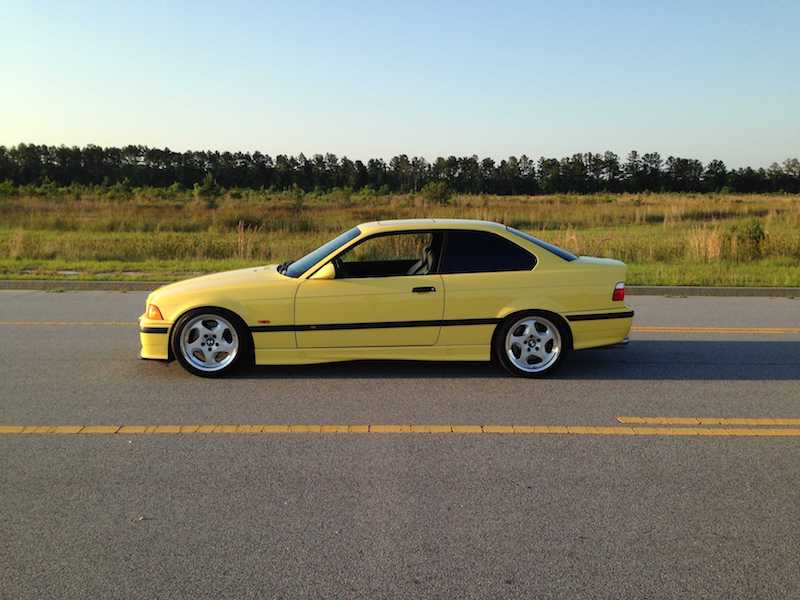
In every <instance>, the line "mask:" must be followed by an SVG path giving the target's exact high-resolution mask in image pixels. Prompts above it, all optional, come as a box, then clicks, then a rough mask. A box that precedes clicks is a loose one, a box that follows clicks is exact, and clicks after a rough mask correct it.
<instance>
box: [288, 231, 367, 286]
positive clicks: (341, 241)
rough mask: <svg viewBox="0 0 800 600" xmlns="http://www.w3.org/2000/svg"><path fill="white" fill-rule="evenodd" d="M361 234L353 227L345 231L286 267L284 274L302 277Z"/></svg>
mask: <svg viewBox="0 0 800 600" xmlns="http://www.w3.org/2000/svg"><path fill="white" fill-rule="evenodd" d="M360 233H361V230H360V229H359V228H358V227H353V228H352V229H351V230H350V231H345V232H344V233H343V234H342V235H340V236H339V237H337V238H334V239H332V240H331V241H330V242H328V243H326V244H322V246H320V247H319V248H317V249H316V250H314V251H313V252H309V253H308V254H306V255H305V256H304V257H303V258H301V259H299V260H296V261H294V262H293V263H292V264H290V265H289V266H288V267H286V270H285V271H284V272H283V274H284V275H288V276H289V277H300V275H302V274H303V273H305V272H306V271H308V270H309V269H310V268H311V267H313V266H314V265H315V264H317V263H318V262H319V261H321V260H322V259H323V258H325V257H326V256H328V254H330V253H331V252H333V251H334V250H338V249H339V248H341V247H342V246H344V245H345V244H346V243H347V242H349V241H350V240H353V239H355V238H357V237H358V236H359V234H360Z"/></svg>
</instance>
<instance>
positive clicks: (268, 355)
mask: <svg viewBox="0 0 800 600" xmlns="http://www.w3.org/2000/svg"><path fill="white" fill-rule="evenodd" d="M255 354H256V364H257V365H312V364H319V363H329V362H342V361H347V360H433V361H488V360H489V346H488V344H480V345H474V346H402V347H384V346H379V347H359V348H286V349H257V350H256V352H255Z"/></svg>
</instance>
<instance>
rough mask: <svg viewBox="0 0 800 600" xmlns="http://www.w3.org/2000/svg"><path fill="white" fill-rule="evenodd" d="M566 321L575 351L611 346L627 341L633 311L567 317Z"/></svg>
mask: <svg viewBox="0 0 800 600" xmlns="http://www.w3.org/2000/svg"><path fill="white" fill-rule="evenodd" d="M567 320H568V321H569V326H570V329H572V347H573V348H574V349H575V350H583V349H585V348H598V347H600V346H613V345H614V344H620V343H624V342H626V341H627V339H628V335H629V334H630V331H631V325H632V324H633V311H632V310H630V309H626V310H622V311H614V312H603V313H589V314H578V315H568V316H567Z"/></svg>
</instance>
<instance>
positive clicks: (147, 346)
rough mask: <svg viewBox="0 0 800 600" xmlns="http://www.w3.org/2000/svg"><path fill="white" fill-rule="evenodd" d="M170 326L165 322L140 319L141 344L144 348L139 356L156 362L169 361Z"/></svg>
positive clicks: (142, 317)
mask: <svg viewBox="0 0 800 600" xmlns="http://www.w3.org/2000/svg"><path fill="white" fill-rule="evenodd" d="M169 329H170V324H169V323H165V322H164V321H150V320H148V319H146V318H145V317H144V315H142V316H141V317H139V343H140V344H141V346H142V349H141V351H140V352H139V356H141V357H142V358H149V359H154V360H168V359H169Z"/></svg>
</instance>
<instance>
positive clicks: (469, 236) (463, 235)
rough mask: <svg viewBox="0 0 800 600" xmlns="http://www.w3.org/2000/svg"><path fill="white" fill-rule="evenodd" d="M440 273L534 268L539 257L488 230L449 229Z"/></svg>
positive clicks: (528, 269)
mask: <svg viewBox="0 0 800 600" xmlns="http://www.w3.org/2000/svg"><path fill="white" fill-rule="evenodd" d="M443 251H444V255H443V256H442V259H441V262H440V263H439V272H440V273H443V274H444V273H492V272H495V271H530V270H531V269H532V268H533V266H534V265H535V264H536V258H535V257H534V256H533V254H531V253H530V252H528V251H527V250H525V249H524V248H521V247H520V246H517V245H516V244H515V243H514V242H512V241H509V240H507V239H505V238H502V237H500V236H499V235H495V234H493V233H488V232H486V231H448V232H447V235H446V237H445V242H444V248H443Z"/></svg>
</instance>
